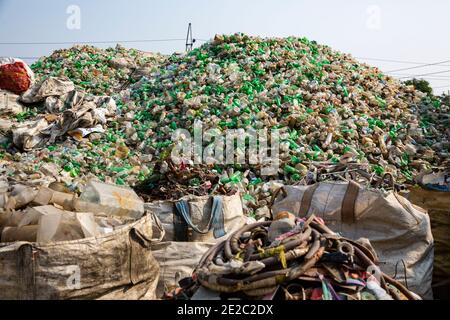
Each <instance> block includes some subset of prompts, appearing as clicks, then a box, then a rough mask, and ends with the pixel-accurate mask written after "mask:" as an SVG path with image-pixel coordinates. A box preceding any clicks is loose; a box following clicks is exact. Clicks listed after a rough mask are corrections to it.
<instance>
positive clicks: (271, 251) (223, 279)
mask: <svg viewBox="0 0 450 320" xmlns="http://www.w3.org/2000/svg"><path fill="white" fill-rule="evenodd" d="M376 261H377V257H376V253H375V252H374V251H373V249H372V248H371V246H370V244H367V242H366V243H364V242H363V241H352V240H350V239H346V238H343V237H341V236H339V235H338V234H336V233H334V232H333V231H331V230H330V229H329V228H328V227H326V226H325V225H324V223H323V221H321V219H319V218H316V217H315V216H314V215H311V216H310V217H308V218H307V219H298V218H297V219H296V218H295V217H294V216H293V215H292V214H290V213H288V212H280V213H279V214H278V215H277V217H276V219H275V220H274V221H266V222H258V223H254V224H251V225H247V226H245V227H243V228H242V229H240V230H238V231H237V232H235V233H234V234H232V235H231V236H230V237H229V238H228V239H227V240H224V241H223V242H220V243H218V244H217V245H215V246H214V247H212V248H211V249H210V250H209V251H208V252H207V253H206V254H205V255H204V256H203V257H202V259H201V260H200V263H199V265H198V267H197V268H196V270H195V271H194V275H193V278H194V279H196V281H197V283H199V284H200V285H201V286H202V287H204V288H207V289H208V290H209V291H207V292H209V293H208V295H209V298H211V296H215V295H217V296H219V295H220V296H221V297H222V298H225V297H228V298H231V297H234V298H236V297H239V298H257V299H261V298H265V299H286V300H393V299H394V300H415V299H418V297H417V295H416V294H414V293H412V292H410V291H409V290H408V289H407V288H406V287H405V286H404V285H402V284H401V283H399V282H398V281H397V280H394V279H393V278H391V277H390V276H388V275H386V274H384V273H382V272H381V271H380V270H379V269H378V268H377V267H376V266H375V263H376ZM373 271H375V272H373ZM180 283H183V282H180ZM184 283H186V284H189V282H188V281H186V280H184ZM190 285H191V286H192V284H190ZM202 287H200V289H198V291H195V290H193V292H195V293H194V294H193V295H194V296H193V297H192V299H195V295H196V294H197V292H199V293H200V292H201V291H202V290H203V291H204V289H203V288H202ZM189 290H191V291H192V289H189V288H185V290H184V291H185V292H189ZM191 293H192V292H191ZM203 294H204V293H203Z"/></svg>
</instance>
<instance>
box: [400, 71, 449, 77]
mask: <svg viewBox="0 0 450 320" xmlns="http://www.w3.org/2000/svg"><path fill="white" fill-rule="evenodd" d="M446 72H450V70H445V71H438V72H430V73H424V74H416V75H414V76H413V77H414V78H417V77H423V76H428V75H432V74H440V73H446ZM405 78H411V77H401V78H399V79H405Z"/></svg>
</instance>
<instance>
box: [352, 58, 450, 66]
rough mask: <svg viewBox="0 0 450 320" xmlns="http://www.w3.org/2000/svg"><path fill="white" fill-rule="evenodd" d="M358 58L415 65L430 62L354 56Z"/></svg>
mask: <svg viewBox="0 0 450 320" xmlns="http://www.w3.org/2000/svg"><path fill="white" fill-rule="evenodd" d="M355 58H356V59H360V60H373V61H382V62H393V63H401V64H416V65H425V64H430V63H429V62H417V61H405V60H391V59H379V58H366V57H355ZM442 66H445V67H450V65H448V64H447V65H442Z"/></svg>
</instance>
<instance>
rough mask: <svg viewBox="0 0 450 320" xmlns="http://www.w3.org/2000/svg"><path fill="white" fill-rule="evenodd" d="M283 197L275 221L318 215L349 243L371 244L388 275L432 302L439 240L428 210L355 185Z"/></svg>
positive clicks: (291, 190)
mask: <svg viewBox="0 0 450 320" xmlns="http://www.w3.org/2000/svg"><path fill="white" fill-rule="evenodd" d="M280 191H281V192H279V194H278V196H277V197H276V199H275V201H274V204H273V206H272V213H273V214H274V215H275V214H277V213H278V212H280V211H289V212H292V213H293V214H295V215H297V216H299V217H304V216H307V215H310V214H315V215H316V216H318V217H321V218H322V219H323V220H324V221H325V222H326V224H327V226H329V227H330V229H332V230H333V231H335V232H339V233H340V234H342V235H343V236H345V237H348V238H351V239H354V240H356V239H359V238H368V239H369V240H370V243H371V244H372V246H373V247H374V249H375V250H376V252H377V254H378V257H379V260H380V263H379V267H380V269H381V270H382V271H383V272H385V273H386V274H388V275H391V276H393V275H395V274H396V275H397V278H398V280H400V281H402V282H403V283H404V284H407V286H408V288H409V289H410V290H411V291H413V292H416V293H418V294H419V295H421V296H422V297H423V298H425V299H432V291H431V280H432V271H433V254H434V253H433V236H432V234H431V227H430V219H429V217H428V215H427V214H426V212H425V211H424V210H423V209H421V208H419V207H416V206H414V205H412V204H411V203H410V202H409V201H408V200H406V199H405V198H404V197H402V196H400V195H398V194H397V193H396V192H394V191H390V192H386V191H383V190H380V189H369V188H366V187H361V186H360V185H359V184H357V183H356V182H354V181H350V182H320V183H316V184H314V185H310V186H284V187H282V189H281V190H280ZM403 263H404V265H403ZM404 266H405V267H406V268H405V269H406V270H405V272H404V270H403V269H404ZM404 274H406V281H403V280H404V279H403V278H404ZM405 282H406V283H405Z"/></svg>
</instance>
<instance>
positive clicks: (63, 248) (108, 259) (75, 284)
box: [0, 214, 159, 299]
mask: <svg viewBox="0 0 450 320" xmlns="http://www.w3.org/2000/svg"><path fill="white" fill-rule="evenodd" d="M152 222H153V218H152V216H151V215H148V214H146V215H144V216H143V217H142V218H141V219H139V220H138V221H136V222H133V223H131V224H128V225H125V226H123V227H122V228H120V229H117V230H115V231H113V232H111V233H108V234H104V235H101V236H98V237H90V238H85V239H80V240H73V241H60V242H50V243H30V242H14V243H0V267H1V272H0V283H1V290H0V299H155V290H156V285H157V282H158V276H159V266H158V263H157V262H156V260H155V258H154V257H153V255H152V252H151V244H152V243H154V242H155V241H157V240H155V239H152V233H153V230H152V225H153V223H152Z"/></svg>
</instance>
